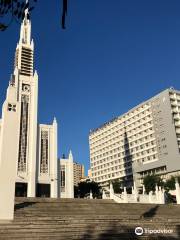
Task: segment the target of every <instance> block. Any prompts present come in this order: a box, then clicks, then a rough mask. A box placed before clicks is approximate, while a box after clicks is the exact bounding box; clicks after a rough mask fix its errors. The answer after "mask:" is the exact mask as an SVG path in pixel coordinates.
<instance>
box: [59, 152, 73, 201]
mask: <svg viewBox="0 0 180 240" xmlns="http://www.w3.org/2000/svg"><path fill="white" fill-rule="evenodd" d="M59 173H60V174H59V175H60V176H59V179H60V198H74V172H73V155H72V152H71V151H70V153H69V156H68V158H65V156H63V158H61V159H60V160H59Z"/></svg>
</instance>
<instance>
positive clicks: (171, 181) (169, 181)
mask: <svg viewBox="0 0 180 240" xmlns="http://www.w3.org/2000/svg"><path fill="white" fill-rule="evenodd" d="M177 179H178V182H179V183H180V176H178V177H177ZM164 188H165V190H166V191H169V190H174V189H175V176H171V177H170V178H169V179H167V180H166V182H165V184H164Z"/></svg>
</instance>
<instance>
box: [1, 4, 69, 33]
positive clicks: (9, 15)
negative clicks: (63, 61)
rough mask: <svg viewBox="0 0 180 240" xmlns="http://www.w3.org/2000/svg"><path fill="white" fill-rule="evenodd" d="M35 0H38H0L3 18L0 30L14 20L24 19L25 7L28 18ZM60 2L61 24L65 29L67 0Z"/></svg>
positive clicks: (4, 28)
mask: <svg viewBox="0 0 180 240" xmlns="http://www.w3.org/2000/svg"><path fill="white" fill-rule="evenodd" d="M37 1H38V0H28V1H27V0H0V18H1V19H3V21H0V31H4V30H6V29H7V28H8V27H9V26H10V24H11V23H12V22H13V21H14V20H15V21H16V22H19V21H21V20H22V19H24V15H25V10H26V9H28V12H29V14H28V18H30V12H31V11H32V10H33V9H34V7H35V3H37ZM62 3H63V5H62V19H61V26H62V28H63V29H65V28H66V27H65V20H66V16H67V6H68V0H62Z"/></svg>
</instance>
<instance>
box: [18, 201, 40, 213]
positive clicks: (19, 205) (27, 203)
mask: <svg viewBox="0 0 180 240" xmlns="http://www.w3.org/2000/svg"><path fill="white" fill-rule="evenodd" d="M34 204H36V202H22V203H16V204H15V206H14V210H15V211H16V210H18V209H21V208H26V207H29V206H32V205H34Z"/></svg>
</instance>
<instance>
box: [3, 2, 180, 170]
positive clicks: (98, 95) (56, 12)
mask: <svg viewBox="0 0 180 240" xmlns="http://www.w3.org/2000/svg"><path fill="white" fill-rule="evenodd" d="M60 13H61V5H60V0H46V1H40V0H39V1H38V3H37V5H36V8H35V10H34V11H33V13H32V35H33V39H34V41H35V68H36V69H37V71H38V74H39V122H40V123H50V122H52V120H53V117H54V116H56V118H57V121H58V123H59V156H61V155H62V154H63V153H65V154H67V153H68V151H69V149H72V152H73V155H74V158H75V160H76V161H78V162H80V163H84V164H85V168H86V170H87V169H88V167H89V146H88V134H89V130H90V129H93V128H96V127H98V126H99V125H101V124H102V123H104V122H106V121H108V120H110V119H112V118H114V117H115V116H118V115H120V114H122V113H124V112H126V111H128V110H129V109H130V108H132V107H134V106H136V105H137V104H138V103H140V102H142V101H144V100H146V99H148V98H150V97H151V96H153V95H155V94H157V93H158V92H160V91H161V90H163V89H165V88H168V87H170V86H174V87H175V88H177V89H180V1H178V0H173V1H170V0H145V1H144V0H69V9H68V18H67V29H66V30H65V31H64V30H62V29H61V27H60ZM19 27H20V26H19V25H18V24H17V23H13V24H12V25H11V27H10V28H9V29H8V30H6V31H5V32H0V56H1V57H0V83H1V88H0V104H2V103H3V101H4V99H5V94H6V88H7V85H8V81H9V76H10V74H11V72H12V69H13V61H14V52H15V47H16V43H17V41H18V39H19Z"/></svg>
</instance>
